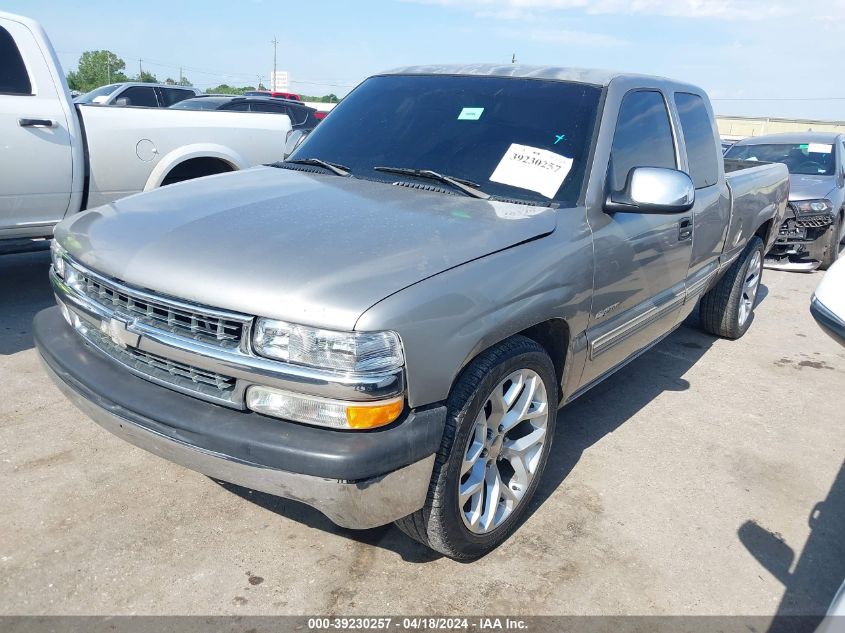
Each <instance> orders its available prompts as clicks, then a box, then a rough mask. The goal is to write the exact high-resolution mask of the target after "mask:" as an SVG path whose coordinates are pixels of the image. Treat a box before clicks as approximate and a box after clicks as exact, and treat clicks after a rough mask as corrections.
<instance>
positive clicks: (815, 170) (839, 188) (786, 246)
mask: <svg viewBox="0 0 845 633" xmlns="http://www.w3.org/2000/svg"><path fill="white" fill-rule="evenodd" d="M725 158H734V159H738V160H748V161H766V162H776V163H783V164H784V165H786V166H787V168H788V169H789V184H790V193H789V207H788V209H787V212H786V220H785V221H784V223H783V225H782V226H781V228H780V232H779V235H778V238H777V240H776V241H775V245H774V246H773V247H772V250H771V251H770V252H769V255H768V258H767V260H766V265H767V266H768V267H769V268H778V269H781V270H800V271H810V270H814V269H816V268H821V270H827V269H828V268H830V267H831V266H832V265H833V263H834V262H835V261H836V259H837V257H838V256H839V247H840V243H841V241H842V239H843V237H845V234H843V230H844V229H845V221H843V218H845V135H843V134H838V133H835V132H800V133H789V134H769V135H766V136H757V137H752V138H747V139H744V140H741V141H738V142H737V143H736V144H735V145H734V146H733V147H731V148H730V149H728V150H727V152H726V153H725Z"/></svg>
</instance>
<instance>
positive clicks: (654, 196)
mask: <svg viewBox="0 0 845 633" xmlns="http://www.w3.org/2000/svg"><path fill="white" fill-rule="evenodd" d="M694 203H695V185H694V184H693V182H692V179H691V178H690V177H689V176H688V175H687V174H685V173H684V172H682V171H678V170H677V169H667V168H665V167H634V169H632V170H631V172H630V173H629V174H628V182H627V183H626V184H625V188H624V189H623V190H622V191H616V192H613V193H611V194H610V195H609V196H608V197H607V201H606V202H605V205H604V208H605V211H608V212H616V211H621V212H630V213H681V212H683V211H689V210H690V209H691V208H692V205H693V204H694Z"/></svg>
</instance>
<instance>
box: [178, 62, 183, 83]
mask: <svg viewBox="0 0 845 633" xmlns="http://www.w3.org/2000/svg"><path fill="white" fill-rule="evenodd" d="M179 85H180V86H181V85H183V84H182V67H181V66H179Z"/></svg>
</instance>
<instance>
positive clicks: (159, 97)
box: [73, 81, 202, 108]
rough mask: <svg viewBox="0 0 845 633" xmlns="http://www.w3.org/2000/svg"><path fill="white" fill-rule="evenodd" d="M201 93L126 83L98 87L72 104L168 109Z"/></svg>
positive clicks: (187, 87)
mask: <svg viewBox="0 0 845 633" xmlns="http://www.w3.org/2000/svg"><path fill="white" fill-rule="evenodd" d="M201 94H202V92H201V91H200V90H198V89H197V88H192V87H190V86H173V85H170V84H150V83H142V82H137V81H127V82H123V83H119V84H109V85H107V86H100V87H99V88H95V89H94V90H92V91H91V92H86V93H85V94H84V95H82V96H79V97H76V98H75V99H74V100H73V102H74V103H80V104H84V105H105V106H134V107H136V108H169V107H170V106H172V105H173V104H174V103H179V102H180V101H184V100H185V99H192V98H193V97H196V96H198V95H201Z"/></svg>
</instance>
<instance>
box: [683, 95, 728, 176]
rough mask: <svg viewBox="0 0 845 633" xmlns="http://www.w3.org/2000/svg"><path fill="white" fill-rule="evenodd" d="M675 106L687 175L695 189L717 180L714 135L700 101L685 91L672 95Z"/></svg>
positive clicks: (717, 168) (702, 103)
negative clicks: (687, 170) (684, 148)
mask: <svg viewBox="0 0 845 633" xmlns="http://www.w3.org/2000/svg"><path fill="white" fill-rule="evenodd" d="M675 106H676V107H677V109H678V116H679V117H680V121H681V133H682V134H683V135H684V144H685V145H686V148H687V162H688V163H689V172H690V173H689V175H690V177H691V178H692V181H693V182H694V183H695V188H696V189H703V188H705V187H710V186H712V185H715V184H717V182H718V181H719V155H718V153H717V150H716V132H715V131H714V129H713V124H712V122H711V119H710V114H709V113H708V112H707V106H706V105H705V103H704V99H702V98H701V97H700V96H698V95H695V94H691V93H688V92H678V93H675Z"/></svg>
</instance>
